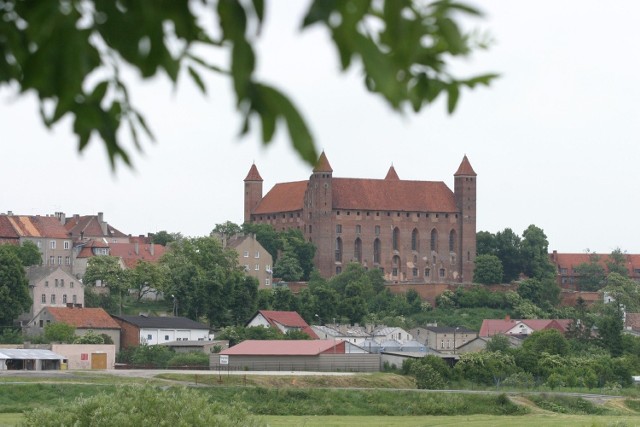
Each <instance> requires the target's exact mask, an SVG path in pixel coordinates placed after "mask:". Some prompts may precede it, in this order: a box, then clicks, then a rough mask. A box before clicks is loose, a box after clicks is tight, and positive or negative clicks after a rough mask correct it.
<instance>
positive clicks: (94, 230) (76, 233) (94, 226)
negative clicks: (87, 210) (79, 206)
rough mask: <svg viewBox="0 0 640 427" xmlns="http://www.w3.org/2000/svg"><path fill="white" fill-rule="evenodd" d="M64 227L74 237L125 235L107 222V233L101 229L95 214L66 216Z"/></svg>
mask: <svg viewBox="0 0 640 427" xmlns="http://www.w3.org/2000/svg"><path fill="white" fill-rule="evenodd" d="M64 227H65V228H66V229H67V231H68V232H69V233H70V234H71V235H72V236H73V237H74V238H77V237H80V235H81V234H82V235H84V237H127V235H126V234H124V233H123V232H122V231H120V230H117V229H115V228H113V227H112V226H110V225H109V224H107V233H106V234H105V233H104V232H103V231H102V227H101V226H100V221H98V216H97V215H84V216H73V217H70V218H67V220H66V222H65V225H64Z"/></svg>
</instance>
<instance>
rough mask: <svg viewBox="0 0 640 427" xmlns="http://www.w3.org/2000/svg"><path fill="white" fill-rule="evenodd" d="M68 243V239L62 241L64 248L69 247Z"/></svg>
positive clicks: (69, 243)
mask: <svg viewBox="0 0 640 427" xmlns="http://www.w3.org/2000/svg"><path fill="white" fill-rule="evenodd" d="M70 245H71V242H69V241H68V240H65V241H64V248H65V249H69V247H70Z"/></svg>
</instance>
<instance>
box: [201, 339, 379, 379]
mask: <svg viewBox="0 0 640 427" xmlns="http://www.w3.org/2000/svg"><path fill="white" fill-rule="evenodd" d="M210 361H211V365H210V367H211V369H214V370H250V371H324V372H332V371H341V372H378V371H380V355H378V354H369V353H367V352H366V351H365V350H364V349H362V348H360V347H358V346H356V345H353V344H351V343H349V342H347V341H341V340H340V341H334V340H310V341H309V340H264V341H258V340H247V341H243V342H241V343H240V344H238V345H235V346H233V347H231V348H229V349H227V350H224V351H222V352H220V354H212V355H211V359H210Z"/></svg>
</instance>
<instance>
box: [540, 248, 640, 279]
mask: <svg viewBox="0 0 640 427" xmlns="http://www.w3.org/2000/svg"><path fill="white" fill-rule="evenodd" d="M593 255H594V254H588V253H579V254H576V253H558V252H553V253H551V254H549V259H550V260H551V262H553V263H554V264H556V265H557V266H558V267H559V268H566V269H567V270H568V271H567V273H570V274H573V268H574V267H577V266H579V265H580V264H589V263H590V262H591V257H592V256H593ZM623 256H624V258H625V261H626V266H627V269H628V271H629V275H635V274H634V270H635V269H640V254H623ZM607 261H609V255H598V264H599V265H600V266H602V267H603V268H604V269H605V270H606V268H607Z"/></svg>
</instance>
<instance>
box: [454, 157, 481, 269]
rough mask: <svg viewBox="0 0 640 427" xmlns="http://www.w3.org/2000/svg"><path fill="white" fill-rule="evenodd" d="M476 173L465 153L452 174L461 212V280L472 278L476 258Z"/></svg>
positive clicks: (459, 260)
mask: <svg viewBox="0 0 640 427" xmlns="http://www.w3.org/2000/svg"><path fill="white" fill-rule="evenodd" d="M476 176H477V175H476V173H475V171H474V170H473V168H472V167H471V163H469V159H467V156H466V155H465V156H464V158H463V159H462V162H461V163H460V166H459V167H458V170H457V171H456V173H455V174H454V175H453V177H454V181H455V183H454V195H455V200H456V207H457V209H458V211H459V212H460V214H461V218H460V219H459V222H458V223H459V224H460V235H459V236H458V251H457V252H458V254H457V257H458V268H459V271H460V272H462V280H461V281H462V282H471V281H472V280H473V270H474V268H475V259H476Z"/></svg>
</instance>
